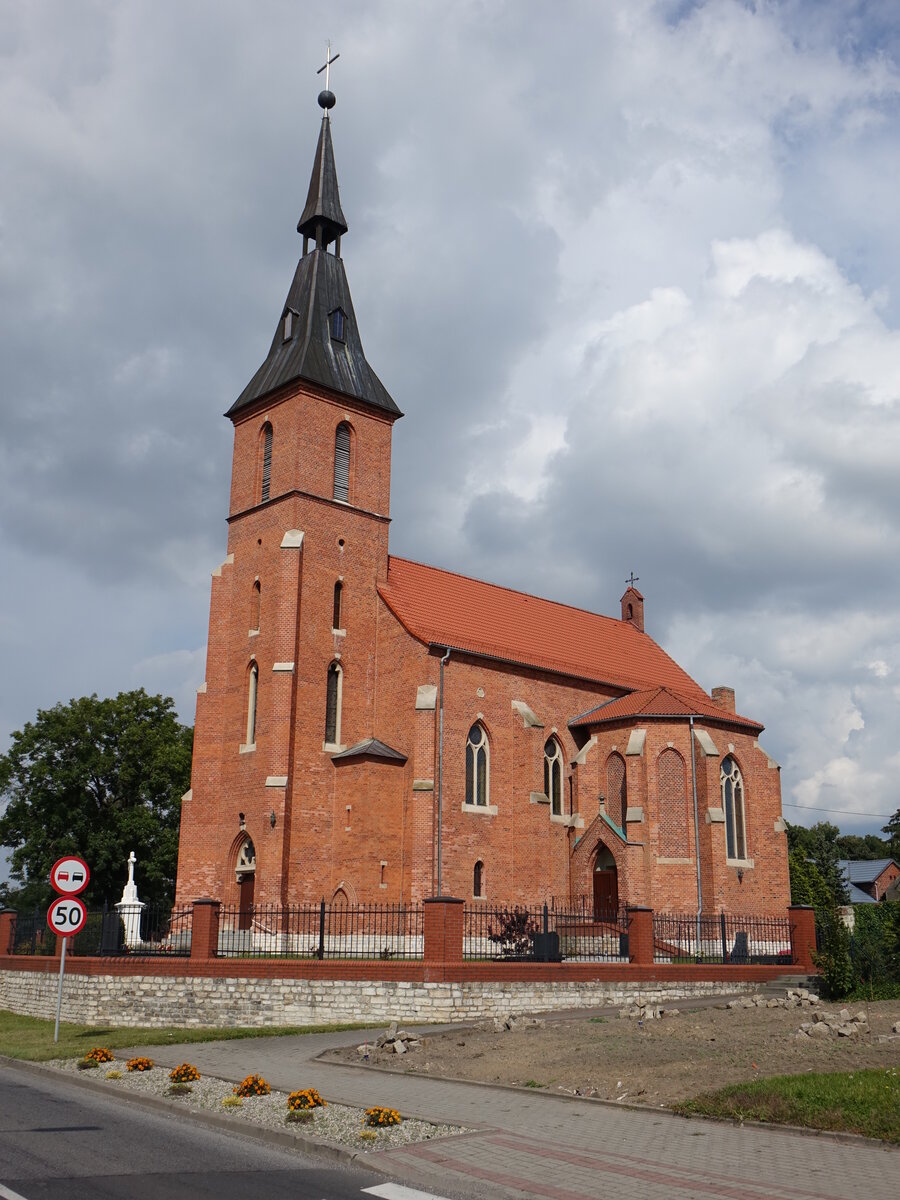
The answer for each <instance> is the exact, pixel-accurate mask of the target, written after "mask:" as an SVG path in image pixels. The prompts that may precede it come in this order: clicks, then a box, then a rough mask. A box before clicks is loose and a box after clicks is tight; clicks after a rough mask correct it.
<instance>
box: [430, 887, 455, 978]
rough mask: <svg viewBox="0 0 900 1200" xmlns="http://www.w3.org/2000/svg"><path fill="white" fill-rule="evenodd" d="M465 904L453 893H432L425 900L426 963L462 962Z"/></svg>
mask: <svg viewBox="0 0 900 1200" xmlns="http://www.w3.org/2000/svg"><path fill="white" fill-rule="evenodd" d="M463 908H464V902H463V901H462V900H457V899H455V898H454V897H452V896H432V897H431V898H430V899H428V900H426V901H425V902H424V913H425V928H424V934H425V953H424V958H425V962H426V963H429V964H434V963H461V962H462V960H463Z"/></svg>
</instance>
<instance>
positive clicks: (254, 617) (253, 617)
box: [250, 579, 262, 633]
mask: <svg viewBox="0 0 900 1200" xmlns="http://www.w3.org/2000/svg"><path fill="white" fill-rule="evenodd" d="M261 595H262V593H261V590H260V585H259V580H258V579H257V580H255V581H254V583H253V591H252V592H251V594H250V632H251V633H254V632H256V631H258V629H259V609H260V599H261Z"/></svg>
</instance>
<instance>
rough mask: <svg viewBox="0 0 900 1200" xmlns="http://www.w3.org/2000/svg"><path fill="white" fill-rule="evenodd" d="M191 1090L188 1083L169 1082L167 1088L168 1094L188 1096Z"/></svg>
mask: <svg viewBox="0 0 900 1200" xmlns="http://www.w3.org/2000/svg"><path fill="white" fill-rule="evenodd" d="M193 1090H194V1089H193V1088H192V1087H191V1085H190V1084H189V1083H170V1084H169V1086H168V1089H167V1091H168V1093H169V1095H170V1096H189V1095H190V1094H191V1092H192V1091H193Z"/></svg>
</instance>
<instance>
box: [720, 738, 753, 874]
mask: <svg viewBox="0 0 900 1200" xmlns="http://www.w3.org/2000/svg"><path fill="white" fill-rule="evenodd" d="M719 779H720V782H721V785H722V808H723V809H724V810H725V843H726V854H727V856H728V858H735V859H745V858H746V857H747V830H746V823H745V820H744V777H743V776H742V775H741V768H740V767H739V766H738V765H737V763H736V762H735V761H734V759H733V758H732V757H731V755H730V754H729V755H727V757H725V758H723V759H722V768H721V770H720V772H719Z"/></svg>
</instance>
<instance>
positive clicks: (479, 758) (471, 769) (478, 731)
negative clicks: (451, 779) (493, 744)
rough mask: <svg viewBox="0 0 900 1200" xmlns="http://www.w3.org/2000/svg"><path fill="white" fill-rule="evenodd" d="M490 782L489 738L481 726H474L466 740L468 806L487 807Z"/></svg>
mask: <svg viewBox="0 0 900 1200" xmlns="http://www.w3.org/2000/svg"><path fill="white" fill-rule="evenodd" d="M488 782H489V780H488V740H487V736H486V735H485V732H484V729H483V728H482V726H481V725H473V726H472V728H471V729H470V730H469V736H468V738H467V739H466V804H472V805H478V806H479V807H484V806H486V805H487V802H488Z"/></svg>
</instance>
